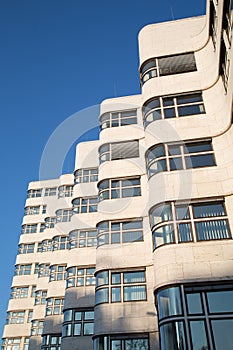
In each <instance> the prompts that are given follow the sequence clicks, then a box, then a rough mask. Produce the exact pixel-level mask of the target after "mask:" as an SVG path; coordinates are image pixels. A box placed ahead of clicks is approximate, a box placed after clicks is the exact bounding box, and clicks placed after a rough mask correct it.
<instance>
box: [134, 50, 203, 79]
mask: <svg viewBox="0 0 233 350" xmlns="http://www.w3.org/2000/svg"><path fill="white" fill-rule="evenodd" d="M196 70H197V67H196V61H195V56H194V53H193V52H189V53H183V54H179V55H171V56H164V57H158V58H151V59H149V60H147V61H145V62H144V63H143V65H142V66H141V69H140V72H141V84H142V85H143V84H144V83H145V82H146V81H147V80H149V79H151V78H156V77H162V76H165V75H172V74H180V73H187V72H194V71H196Z"/></svg>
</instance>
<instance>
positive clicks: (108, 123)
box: [99, 108, 137, 130]
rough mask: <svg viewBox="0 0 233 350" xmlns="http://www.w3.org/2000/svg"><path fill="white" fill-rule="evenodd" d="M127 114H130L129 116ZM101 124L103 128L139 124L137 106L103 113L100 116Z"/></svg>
mask: <svg viewBox="0 0 233 350" xmlns="http://www.w3.org/2000/svg"><path fill="white" fill-rule="evenodd" d="M124 114H125V116H124ZM127 114H129V115H128V116H127ZM130 121H131V122H130ZM132 121H133V122H132ZM99 124H100V129H101V130H105V129H108V128H113V127H120V126H129V125H135V124H137V108H132V109H126V110H121V111H112V112H107V113H103V114H101V116H100V117H99Z"/></svg>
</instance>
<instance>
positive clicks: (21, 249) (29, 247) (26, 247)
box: [18, 243, 35, 254]
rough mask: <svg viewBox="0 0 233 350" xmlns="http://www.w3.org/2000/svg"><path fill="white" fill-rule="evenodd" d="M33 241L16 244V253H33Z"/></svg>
mask: <svg viewBox="0 0 233 350" xmlns="http://www.w3.org/2000/svg"><path fill="white" fill-rule="evenodd" d="M34 247H35V244H34V243H32V244H31V243H30V244H27V243H22V244H19V245H18V254H29V253H34Z"/></svg>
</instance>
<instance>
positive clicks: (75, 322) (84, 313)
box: [62, 309, 94, 337]
mask: <svg viewBox="0 0 233 350" xmlns="http://www.w3.org/2000/svg"><path fill="white" fill-rule="evenodd" d="M92 334H94V309H82V310H80V309H70V310H66V311H64V321H63V326H62V337H75V336H90V335H92Z"/></svg>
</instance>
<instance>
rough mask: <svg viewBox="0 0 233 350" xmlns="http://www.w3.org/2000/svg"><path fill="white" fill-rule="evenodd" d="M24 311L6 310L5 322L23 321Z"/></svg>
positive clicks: (17, 322) (15, 322) (16, 322)
mask: <svg viewBox="0 0 233 350" xmlns="http://www.w3.org/2000/svg"><path fill="white" fill-rule="evenodd" d="M24 319H25V311H9V312H7V318H6V324H19V323H24Z"/></svg>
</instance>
